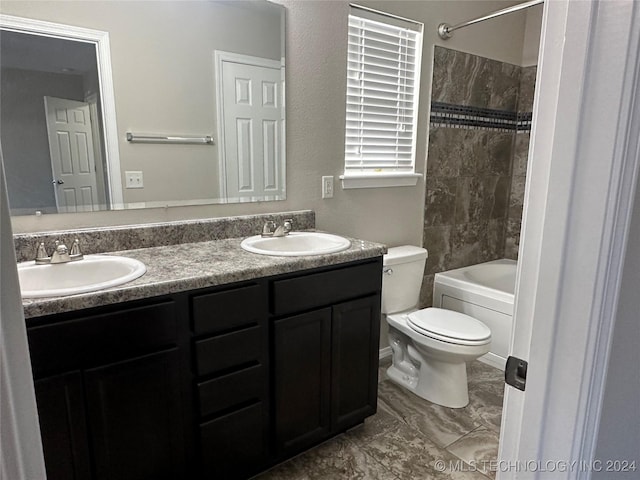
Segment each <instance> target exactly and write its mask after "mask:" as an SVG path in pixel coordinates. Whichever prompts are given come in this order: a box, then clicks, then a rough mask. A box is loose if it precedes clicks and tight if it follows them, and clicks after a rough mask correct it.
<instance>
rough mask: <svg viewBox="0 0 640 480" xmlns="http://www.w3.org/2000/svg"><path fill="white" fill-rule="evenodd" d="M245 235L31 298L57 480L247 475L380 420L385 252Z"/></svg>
mask: <svg viewBox="0 0 640 480" xmlns="http://www.w3.org/2000/svg"><path fill="white" fill-rule="evenodd" d="M240 240H241V239H239V238H236V239H222V240H216V241H211V242H199V243H191V244H182V245H178V246H172V247H152V248H145V249H140V250H131V251H124V252H121V254H126V255H129V256H131V257H136V258H139V259H140V260H142V261H144V262H145V264H146V265H147V268H148V271H147V275H145V276H143V277H141V278H140V279H138V280H135V281H133V282H131V283H130V284H127V285H123V286H122V287H120V288H114V289H110V290H108V291H105V292H94V293H93V294H86V295H77V296H73V297H60V298H58V299H46V300H42V301H34V302H29V301H27V302H25V312H26V314H27V317H28V318H27V332H28V339H29V345H30V351H31V358H32V364H33V372H34V378H35V385H36V398H37V403H38V411H39V415H40V424H41V432H42V437H43V444H44V452H45V463H46V467H47V472H48V476H49V478H50V479H56V478H64V479H68V478H78V479H85V478H87V479H102V478H118V479H133V478H136V479H139V478H154V479H162V478H166V479H176V478H221V479H227V478H229V479H231V478H247V477H249V476H251V475H253V474H255V473H258V472H260V471H262V470H264V469H266V468H268V467H270V466H271V465H274V464H276V463H279V462H281V461H283V460H285V459H287V458H289V457H291V456H293V455H295V454H297V453H299V452H301V451H303V450H305V449H307V448H309V447H311V446H313V445H315V444H318V443H320V442H322V441H323V440H325V439H327V438H329V437H331V436H333V435H336V434H337V433H340V432H342V431H344V430H346V429H348V428H350V427H353V426H354V425H357V424H358V423H361V422H362V421H363V420H364V419H365V418H366V417H368V416H370V415H371V414H373V413H375V411H376V396H377V368H378V348H379V347H378V340H379V322H380V290H381V277H382V256H381V255H382V253H384V247H383V246H382V245H379V244H371V243H365V242H357V243H356V242H355V241H353V244H354V245H353V246H352V248H350V249H349V250H346V251H344V252H340V253H337V254H331V255H324V256H315V257H294V258H290V259H285V258H283V257H267V256H256V255H254V254H251V253H247V252H244V251H242V250H240V249H239V248H238V245H239V242H240ZM163 249H171V257H167V255H160V254H159V253H161V252H162V251H163ZM220 252H222V253H223V254H224V255H223V256H221V260H220V262H219V263H216V262H207V264H206V265H204V263H203V262H202V258H201V257H202V256H207V257H209V258H211V257H212V256H214V257H215V256H216V255H218V254H220ZM165 253H167V252H165ZM154 259H155V260H154ZM176 265H179V266H180V267H179V268H180V269H181V270H182V271H183V274H182V276H176V271H175V269H176V268H178V267H176ZM233 265H235V269H234V268H233ZM216 266H217V269H218V273H215V271H216ZM205 270H206V272H205ZM212 272H213V273H212ZM145 277H147V278H145ZM114 299H118V300H115V301H117V302H118V303H114Z"/></svg>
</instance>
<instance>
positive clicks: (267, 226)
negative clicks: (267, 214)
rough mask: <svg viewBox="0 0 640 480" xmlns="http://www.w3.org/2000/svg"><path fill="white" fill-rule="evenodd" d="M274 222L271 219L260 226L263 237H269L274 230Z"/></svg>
mask: <svg viewBox="0 0 640 480" xmlns="http://www.w3.org/2000/svg"><path fill="white" fill-rule="evenodd" d="M276 226H277V225H276V222H274V221H273V220H268V221H266V222H264V226H263V227H262V236H263V237H271V236H273V232H275V230H276Z"/></svg>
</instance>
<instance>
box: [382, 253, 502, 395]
mask: <svg viewBox="0 0 640 480" xmlns="http://www.w3.org/2000/svg"><path fill="white" fill-rule="evenodd" d="M426 259H427V251H426V250H425V249H424V248H420V247H414V246H411V245H405V246H402V247H393V248H390V249H389V253H387V254H386V255H385V256H384V260H383V264H384V274H383V280H382V313H383V314H386V316H387V323H388V324H389V343H390V344H391V349H392V352H393V363H392V364H391V366H390V367H389V369H388V370H387V375H388V376H389V378H390V379H391V380H393V381H394V382H395V383H397V384H398V385H400V386H402V387H405V388H407V389H409V390H410V391H412V392H413V393H415V394H416V395H418V396H420V397H422V398H424V399H426V400H429V401H430V402H433V403H437V404H439V405H443V406H445V407H450V408H461V407H464V406H466V405H467V404H468V403H469V392H468V388H467V365H466V362H468V361H471V360H475V359H476V358H478V357H480V356H481V355H484V354H485V353H487V352H489V347H490V344H491V330H489V327H487V326H486V325H485V324H484V323H482V322H481V321H479V320H477V319H475V318H473V317H470V316H468V315H465V314H463V313H458V312H454V311H452V310H444V309H441V308H425V309H422V310H417V309H416V306H417V305H418V299H419V296H420V285H421V283H422V276H423V273H424V265H425V262H426Z"/></svg>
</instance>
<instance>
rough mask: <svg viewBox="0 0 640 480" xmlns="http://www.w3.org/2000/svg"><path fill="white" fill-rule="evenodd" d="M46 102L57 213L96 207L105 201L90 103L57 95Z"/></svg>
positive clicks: (91, 209)
mask: <svg viewBox="0 0 640 480" xmlns="http://www.w3.org/2000/svg"><path fill="white" fill-rule="evenodd" d="M44 102H45V115H46V119H47V132H48V135H49V151H50V154H51V171H52V173H53V181H52V184H53V186H54V189H55V197H56V206H57V207H58V212H59V213H67V212H68V213H72V212H91V211H94V210H97V209H98V207H99V205H100V204H101V203H102V204H104V203H105V201H104V198H103V199H102V201H101V199H100V198H99V195H98V188H97V181H96V162H95V155H94V151H95V147H94V142H93V128H92V126H91V113H90V109H89V104H88V103H85V102H78V101H76V100H68V99H65V98H56V97H44Z"/></svg>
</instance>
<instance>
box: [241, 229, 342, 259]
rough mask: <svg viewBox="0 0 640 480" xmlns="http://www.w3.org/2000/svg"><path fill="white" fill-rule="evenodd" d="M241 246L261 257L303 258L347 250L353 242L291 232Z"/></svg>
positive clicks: (257, 238)
mask: <svg viewBox="0 0 640 480" xmlns="http://www.w3.org/2000/svg"><path fill="white" fill-rule="evenodd" d="M240 246H241V247H242V248H243V249H244V250H246V251H247V252H252V253H258V254H260V255H277V256H282V257H301V256H303V255H325V254H327V253H336V252H341V251H342V250H346V249H347V248H349V247H350V246H351V242H350V241H349V240H347V239H346V238H343V237H339V236H338V235H332V234H330V233H321V232H291V233H290V234H289V235H285V236H284V237H264V238H263V237H262V236H261V235H255V236H253V237H249V238H245V239H244V240H243V241H242V243H240Z"/></svg>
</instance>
